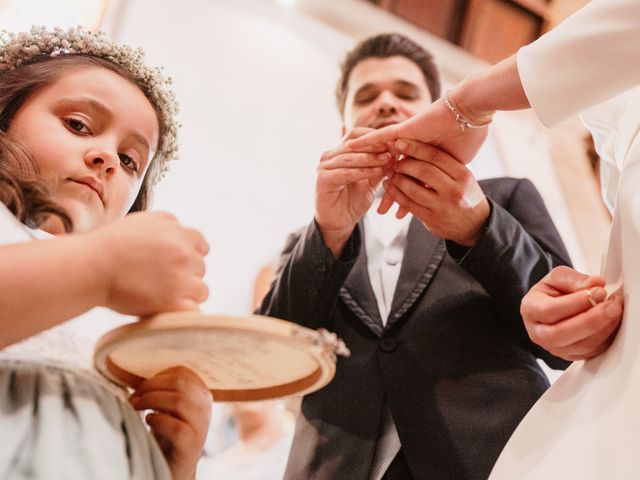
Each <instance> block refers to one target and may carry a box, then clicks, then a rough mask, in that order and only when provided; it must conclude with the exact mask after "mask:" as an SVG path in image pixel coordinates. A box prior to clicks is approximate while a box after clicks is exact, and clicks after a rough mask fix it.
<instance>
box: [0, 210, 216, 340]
mask: <svg viewBox="0 0 640 480" xmlns="http://www.w3.org/2000/svg"><path fill="white" fill-rule="evenodd" d="M208 248H209V247H208V244H207V242H206V240H205V239H204V238H203V237H202V235H201V234H200V233H199V232H197V231H196V230H193V229H190V228H185V227H183V226H181V225H180V224H179V223H178V221H177V220H176V219H175V218H174V217H173V216H171V215H170V214H167V213H163V212H152V213H138V214H132V215H128V216H127V217H126V218H124V219H121V220H118V221H116V222H114V223H112V224H110V225H108V226H106V227H102V228H99V229H98V230H95V231H93V232H90V233H85V234H71V235H67V236H64V237H61V238H56V239H52V240H40V241H34V242H28V243H21V244H16V245H4V246H1V247H0V265H1V267H0V325H1V328H0V348H3V347H5V346H7V345H10V344H12V343H15V342H18V341H20V340H22V339H25V338H28V337H30V336H32V335H35V334H37V333H39V332H41V331H43V330H46V329H48V328H50V327H52V326H55V325H57V324H59V323H61V322H64V321H65V320H68V319H71V318H73V317H75V316H77V315H79V314H81V313H83V312H85V311H87V310H89V309H91V308H93V307H96V306H105V307H108V308H111V309H113V310H116V311H118V312H120V313H124V314H130V315H150V314H153V313H158V312H162V311H172V310H191V309H195V308H197V306H198V304H199V303H200V302H202V301H204V300H205V299H206V298H207V296H208V290H207V287H206V285H205V284H204V282H203V280H202V277H203V275H204V272H205V265H204V256H205V255H206V254H207V252H208Z"/></svg>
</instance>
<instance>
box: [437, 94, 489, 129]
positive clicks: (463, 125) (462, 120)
mask: <svg viewBox="0 0 640 480" xmlns="http://www.w3.org/2000/svg"><path fill="white" fill-rule="evenodd" d="M444 104H445V105H446V106H447V108H448V109H449V110H451V113H453V114H454V115H455V116H456V122H458V125H460V129H461V130H462V131H463V132H464V131H465V129H467V128H485V127H487V126H488V125H489V124H490V123H491V120H489V121H488V122H486V123H483V124H482V125H475V124H473V123H471V122H470V121H469V120H467V119H466V118H464V117H463V116H462V114H461V113H460V112H459V111H458V110H457V109H456V107H454V106H453V103H451V100H449V90H447V93H445V95H444Z"/></svg>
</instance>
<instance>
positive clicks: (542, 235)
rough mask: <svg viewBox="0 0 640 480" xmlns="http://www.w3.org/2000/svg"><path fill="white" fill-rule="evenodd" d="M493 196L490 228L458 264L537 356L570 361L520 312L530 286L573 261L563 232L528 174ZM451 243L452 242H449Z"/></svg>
mask: <svg viewBox="0 0 640 480" xmlns="http://www.w3.org/2000/svg"><path fill="white" fill-rule="evenodd" d="M489 201H490V203H491V215H490V217H489V220H488V223H487V228H486V231H485V233H484V235H483V236H482V237H481V238H480V240H479V241H478V242H477V243H476V245H475V246H474V247H473V248H471V249H469V250H468V251H467V253H466V254H465V255H464V256H463V257H462V258H461V259H460V260H459V264H460V266H461V267H462V268H463V269H465V270H466V271H467V272H468V273H469V274H470V275H471V276H473V277H474V278H475V279H476V280H477V281H478V282H479V283H480V284H481V285H482V286H483V287H484V289H485V290H486V291H487V292H488V293H489V294H490V295H491V297H492V298H494V299H496V301H497V302H499V303H500V305H501V309H500V310H501V312H502V313H503V317H504V318H506V319H508V321H509V322H510V323H509V325H510V326H511V327H514V328H516V329H517V330H518V331H519V335H520V336H521V337H522V338H523V341H525V342H527V343H528V344H529V347H530V349H531V350H532V351H533V353H534V354H535V355H536V356H537V357H539V358H542V359H543V360H545V362H546V363H547V364H548V365H549V366H551V367H552V368H565V367H566V366H567V362H565V361H564V360H561V359H559V358H557V357H555V356H553V355H551V354H550V353H548V352H547V351H545V350H543V349H542V348H540V347H539V346H538V345H536V344H534V343H533V342H531V341H530V339H529V336H528V335H527V333H526V329H525V328H524V323H523V321H522V316H521V315H520V303H521V301H522V297H524V295H525V294H526V293H527V292H528V291H529V289H530V288H531V287H532V286H533V285H534V284H536V283H537V282H538V281H540V280H541V279H542V278H543V277H544V276H545V275H546V274H547V273H549V271H550V270H551V269H552V268H554V267H556V266H559V265H570V264H571V261H570V259H569V254H568V253H567V251H566V249H565V247H564V244H563V243H562V240H561V238H560V234H559V233H558V231H557V230H556V228H555V226H554V224H553V222H552V220H551V217H550V216H549V212H548V211H547V209H546V207H545V206H544V202H543V200H542V197H541V196H540V194H539V193H538V191H537V190H536V188H535V187H534V186H533V184H532V183H531V182H530V181H529V180H518V181H516V183H515V186H514V188H513V190H512V192H511V194H510V195H508V196H507V197H506V199H505V201H504V202H503V201H501V202H500V203H501V204H499V203H497V202H496V201H493V200H491V199H490V200H489ZM451 247H453V245H452V244H451V243H450V242H447V248H448V249H451ZM513 319H516V320H517V324H514V323H513Z"/></svg>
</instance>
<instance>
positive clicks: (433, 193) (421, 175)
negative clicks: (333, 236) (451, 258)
mask: <svg viewBox="0 0 640 480" xmlns="http://www.w3.org/2000/svg"><path fill="white" fill-rule="evenodd" d="M395 148H396V149H397V151H398V152H400V153H402V154H403V155H404V159H402V160H399V161H397V162H394V163H393V164H392V166H391V171H392V174H391V175H390V176H389V178H388V179H387V180H386V181H385V183H384V187H385V197H384V198H383V200H382V202H381V204H380V208H379V209H378V211H379V212H380V213H386V212H387V211H388V209H389V208H390V207H391V205H392V204H393V202H397V203H398V204H399V205H400V208H401V210H400V211H399V213H398V216H401V215H403V213H404V211H409V212H411V213H412V214H413V215H414V216H416V217H417V218H418V219H420V220H421V221H422V223H423V224H424V225H425V227H426V228H427V229H428V230H430V231H431V232H432V233H433V234H434V235H437V236H438V237H441V238H445V239H447V240H451V241H454V242H456V243H458V244H460V245H464V246H467V247H471V246H473V245H475V243H476V242H477V241H478V239H479V238H480V236H481V235H482V234H483V232H484V227H485V224H486V222H487V219H488V218H489V214H490V212H491V209H490V206H489V202H488V201H487V198H486V197H485V195H484V193H483V192H482V190H481V188H480V185H478V182H477V181H476V179H475V178H474V177H473V175H472V173H471V172H470V171H469V169H468V168H466V167H465V166H464V165H463V164H462V163H460V162H459V161H458V160H457V159H455V158H454V157H452V156H451V155H449V154H448V153H446V152H444V151H442V150H440V149H438V148H436V147H434V146H432V145H428V144H425V143H421V142H416V141H411V140H399V141H398V142H396V144H395Z"/></svg>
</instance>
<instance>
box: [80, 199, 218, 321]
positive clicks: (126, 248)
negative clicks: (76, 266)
mask: <svg viewBox="0 0 640 480" xmlns="http://www.w3.org/2000/svg"><path fill="white" fill-rule="evenodd" d="M82 235H85V236H86V241H87V244H88V245H91V246H92V248H93V249H94V251H95V255H93V261H94V262H95V272H96V277H97V278H99V279H100V282H101V284H102V285H101V289H100V291H102V292H104V298H103V300H102V302H101V303H100V305H103V306H105V307H108V308H111V309H113V310H116V311H117V312H120V313H125V314H129V315H139V316H145V315H149V314H154V313H158V312H170V311H175V310H193V309H196V308H197V306H198V304H199V303H201V302H203V301H204V300H206V298H207V296H208V294H209V291H208V288H207V286H206V285H205V283H204V281H203V276H204V273H205V263H204V257H205V255H206V254H207V253H208V252H209V245H208V243H207V241H206V240H205V238H204V237H203V236H202V234H200V232H198V231H197V230H194V229H191V228H187V227H184V226H182V225H181V224H180V223H179V222H178V220H176V218H175V217H174V216H173V215H171V214H169V213H166V212H144V213H133V214H130V215H127V216H126V217H125V218H123V219H121V220H117V221H115V222H113V223H111V224H109V225H107V226H104V227H101V228H99V229H96V230H94V231H92V232H89V233H86V234H82Z"/></svg>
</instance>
